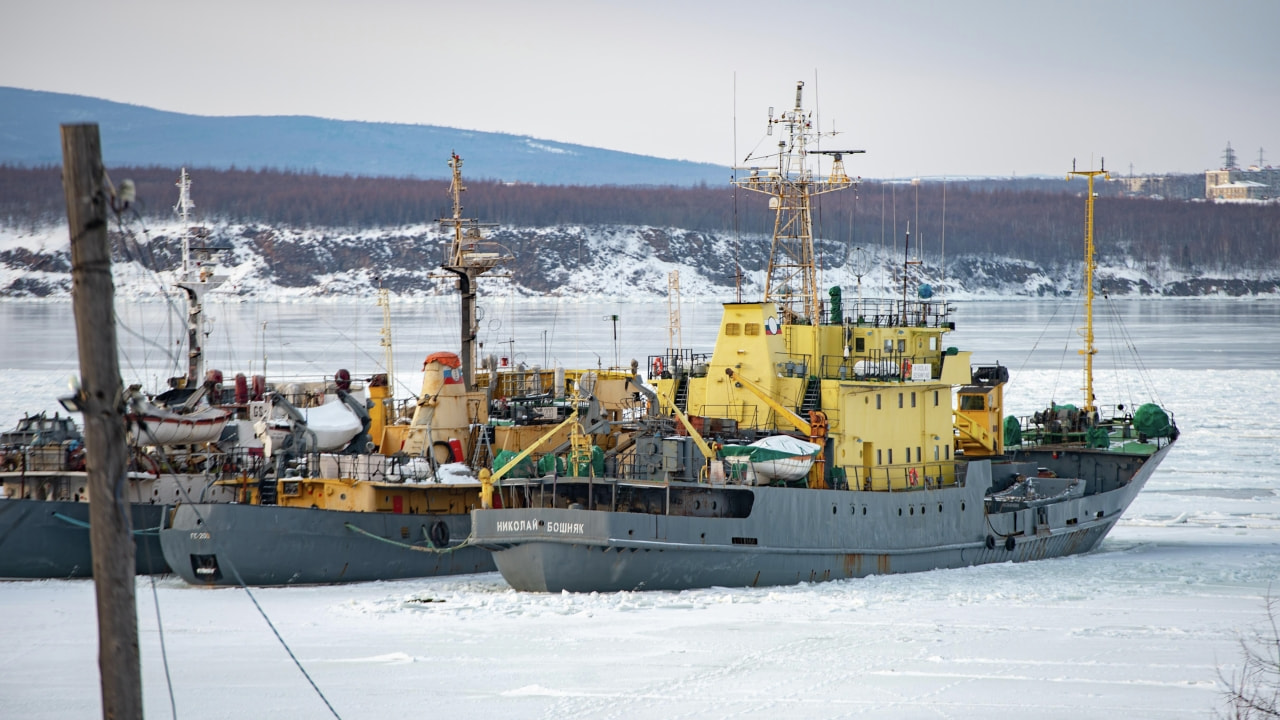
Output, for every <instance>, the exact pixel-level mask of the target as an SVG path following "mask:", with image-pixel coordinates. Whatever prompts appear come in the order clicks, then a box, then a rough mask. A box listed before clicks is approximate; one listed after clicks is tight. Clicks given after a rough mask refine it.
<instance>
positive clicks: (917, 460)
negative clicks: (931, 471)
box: [916, 445, 920, 462]
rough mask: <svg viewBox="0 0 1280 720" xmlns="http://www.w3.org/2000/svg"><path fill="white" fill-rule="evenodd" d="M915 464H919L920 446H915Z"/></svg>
mask: <svg viewBox="0 0 1280 720" xmlns="http://www.w3.org/2000/svg"><path fill="white" fill-rule="evenodd" d="M916 462H920V446H919V445H917V446H916Z"/></svg>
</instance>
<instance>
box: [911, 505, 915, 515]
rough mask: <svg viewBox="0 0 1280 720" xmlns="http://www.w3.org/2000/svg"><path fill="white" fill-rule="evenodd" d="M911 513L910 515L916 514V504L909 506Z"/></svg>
mask: <svg viewBox="0 0 1280 720" xmlns="http://www.w3.org/2000/svg"><path fill="white" fill-rule="evenodd" d="M911 514H912V515H915V514H916V506H915V505H912V506H911Z"/></svg>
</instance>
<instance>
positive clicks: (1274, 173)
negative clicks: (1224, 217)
mask: <svg viewBox="0 0 1280 720" xmlns="http://www.w3.org/2000/svg"><path fill="white" fill-rule="evenodd" d="M1204 196H1205V198H1206V199H1209V200H1274V199H1276V198H1280V168H1273V167H1257V166H1256V165H1255V166H1252V167H1250V168H1249V169H1248V170H1238V169H1237V170H1230V169H1224V170H1209V171H1207V172H1205V174H1204Z"/></svg>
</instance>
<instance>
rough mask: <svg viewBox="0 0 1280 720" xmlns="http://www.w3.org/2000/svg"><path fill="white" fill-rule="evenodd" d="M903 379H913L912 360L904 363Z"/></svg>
mask: <svg viewBox="0 0 1280 720" xmlns="http://www.w3.org/2000/svg"><path fill="white" fill-rule="evenodd" d="M902 377H904V378H909V377H911V361H910V360H903V361H902Z"/></svg>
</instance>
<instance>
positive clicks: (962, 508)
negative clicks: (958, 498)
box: [960, 502, 964, 512]
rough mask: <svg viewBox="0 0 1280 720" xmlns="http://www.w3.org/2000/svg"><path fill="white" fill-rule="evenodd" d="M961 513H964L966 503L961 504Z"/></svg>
mask: <svg viewBox="0 0 1280 720" xmlns="http://www.w3.org/2000/svg"><path fill="white" fill-rule="evenodd" d="M960 512H964V503H963V502H962V503H960Z"/></svg>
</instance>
